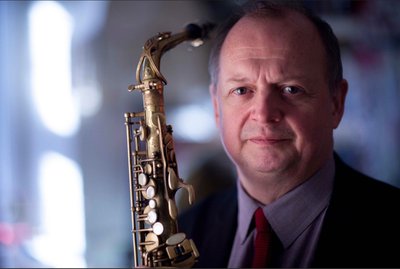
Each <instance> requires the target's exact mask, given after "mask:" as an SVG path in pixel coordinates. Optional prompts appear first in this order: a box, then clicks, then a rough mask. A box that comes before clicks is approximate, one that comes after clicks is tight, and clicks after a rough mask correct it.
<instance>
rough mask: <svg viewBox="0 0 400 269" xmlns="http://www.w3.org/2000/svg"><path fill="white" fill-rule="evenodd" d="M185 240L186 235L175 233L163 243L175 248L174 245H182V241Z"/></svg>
mask: <svg viewBox="0 0 400 269" xmlns="http://www.w3.org/2000/svg"><path fill="white" fill-rule="evenodd" d="M185 239H186V234H184V233H176V234H174V235H171V236H170V237H169V238H168V239H167V241H166V242H165V243H166V244H167V245H169V246H176V245H178V244H180V243H182V242H183V240H185Z"/></svg>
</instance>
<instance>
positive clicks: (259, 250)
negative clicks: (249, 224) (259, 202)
mask: <svg viewBox="0 0 400 269" xmlns="http://www.w3.org/2000/svg"><path fill="white" fill-rule="evenodd" d="M254 218H255V223H256V238H255V240H254V255H253V263H252V268H265V267H267V258H268V253H269V252H270V245H271V228H270V226H269V223H268V221H267V219H266V218H265V216H264V212H263V210H262V209H261V208H257V210H256V213H255V214H254Z"/></svg>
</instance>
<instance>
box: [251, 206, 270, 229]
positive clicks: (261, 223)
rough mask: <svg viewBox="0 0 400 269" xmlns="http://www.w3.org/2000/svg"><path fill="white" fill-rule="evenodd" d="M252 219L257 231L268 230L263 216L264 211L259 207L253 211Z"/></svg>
mask: <svg viewBox="0 0 400 269" xmlns="http://www.w3.org/2000/svg"><path fill="white" fill-rule="evenodd" d="M254 219H255V223H256V230H257V232H266V231H268V230H269V224H268V221H267V219H266V218H265V215H264V212H263V210H262V208H261V207H259V208H257V210H256V212H255V213H254Z"/></svg>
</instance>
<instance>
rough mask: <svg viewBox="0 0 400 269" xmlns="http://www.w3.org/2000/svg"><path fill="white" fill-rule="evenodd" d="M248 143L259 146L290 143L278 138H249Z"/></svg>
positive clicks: (285, 139) (286, 139)
mask: <svg viewBox="0 0 400 269" xmlns="http://www.w3.org/2000/svg"><path fill="white" fill-rule="evenodd" d="M248 141H250V142H253V143H256V144H260V145H273V144H278V143H282V142H287V141H290V139H288V138H280V137H259V136H258V137H252V138H249V139H248Z"/></svg>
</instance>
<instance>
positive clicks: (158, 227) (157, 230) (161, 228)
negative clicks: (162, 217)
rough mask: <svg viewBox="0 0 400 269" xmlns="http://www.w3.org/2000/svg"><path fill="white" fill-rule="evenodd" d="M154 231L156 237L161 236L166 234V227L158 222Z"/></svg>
mask: <svg viewBox="0 0 400 269" xmlns="http://www.w3.org/2000/svg"><path fill="white" fill-rule="evenodd" d="M152 229H153V232H154V233H155V234H156V235H161V234H162V233H163V232H164V225H162V223H161V222H156V223H154V224H153V226H152Z"/></svg>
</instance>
